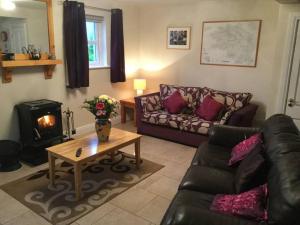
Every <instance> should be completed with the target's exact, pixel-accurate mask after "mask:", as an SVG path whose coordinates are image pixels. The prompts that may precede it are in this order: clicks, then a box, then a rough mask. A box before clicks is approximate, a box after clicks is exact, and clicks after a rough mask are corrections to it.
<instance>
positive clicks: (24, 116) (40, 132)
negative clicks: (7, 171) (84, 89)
mask: <svg viewBox="0 0 300 225" xmlns="http://www.w3.org/2000/svg"><path fill="white" fill-rule="evenodd" d="M61 105H62V103H60V102H56V101H51V100H46V99H42V100H37V101H31V102H23V103H21V104H18V105H17V106H16V108H17V111H18V116H19V124H20V136H21V142H22V144H23V152H22V154H21V158H22V159H23V160H24V161H26V162H29V163H31V164H34V165H38V164H41V163H44V162H46V161H47V154H46V151H45V148H47V147H49V146H51V145H53V144H57V143H59V142H62V141H63V129H62V116H61Z"/></svg>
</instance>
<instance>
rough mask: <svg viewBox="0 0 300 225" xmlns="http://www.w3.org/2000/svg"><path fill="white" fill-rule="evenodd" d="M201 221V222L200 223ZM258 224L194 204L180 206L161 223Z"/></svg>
mask: <svg viewBox="0 0 300 225" xmlns="http://www.w3.org/2000/svg"><path fill="white" fill-rule="evenodd" d="M199 222H200V223H199ZM187 224H188V225H199V224H201V225H221V224H222V225H241V224H243V225H258V224H261V225H263V224H266V223H258V222H255V221H251V220H247V219H244V218H242V217H238V216H231V215H226V214H221V213H217V212H213V211H211V210H209V209H206V208H198V207H193V206H179V207H178V208H177V209H176V211H175V212H174V215H173V218H172V219H171V218H169V220H163V221H162V223H161V225H187Z"/></svg>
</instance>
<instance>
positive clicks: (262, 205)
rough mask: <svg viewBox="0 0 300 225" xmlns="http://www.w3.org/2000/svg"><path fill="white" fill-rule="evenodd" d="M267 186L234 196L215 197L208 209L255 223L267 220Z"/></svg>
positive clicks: (219, 195) (220, 195)
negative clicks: (254, 221)
mask: <svg viewBox="0 0 300 225" xmlns="http://www.w3.org/2000/svg"><path fill="white" fill-rule="evenodd" d="M266 208H267V185H261V186H259V187H256V188H253V189H251V190H249V191H247V192H243V193H241V194H236V195H222V194H218V195H216V196H215V198H214V200H213V202H212V205H211V207H210V209H211V210H212V211H215V212H220V213H224V214H228V215H233V216H243V217H245V218H248V219H254V220H257V221H266V220H267V210H266Z"/></svg>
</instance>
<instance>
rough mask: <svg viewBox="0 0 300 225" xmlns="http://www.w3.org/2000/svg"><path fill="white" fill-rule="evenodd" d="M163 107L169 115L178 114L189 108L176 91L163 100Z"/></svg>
mask: <svg viewBox="0 0 300 225" xmlns="http://www.w3.org/2000/svg"><path fill="white" fill-rule="evenodd" d="M163 106H164V108H165V109H166V110H167V111H168V112H169V113H172V114H176V113H180V112H181V111H182V110H183V109H184V108H185V107H186V106H187V102H186V101H185V100H184V99H183V97H182V96H181V94H180V93H179V91H175V92H173V93H172V94H171V95H170V96H169V97H167V98H165V99H164V100H163Z"/></svg>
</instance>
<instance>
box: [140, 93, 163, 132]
mask: <svg viewBox="0 0 300 225" xmlns="http://www.w3.org/2000/svg"><path fill="white" fill-rule="evenodd" d="M152 96H159V98H160V92H155V93H151V94H146V95H141V96H137V97H135V98H134V100H135V113H136V126H137V128H138V129H139V127H140V125H141V123H142V121H141V118H142V115H143V113H144V111H143V106H142V98H144V97H152Z"/></svg>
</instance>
